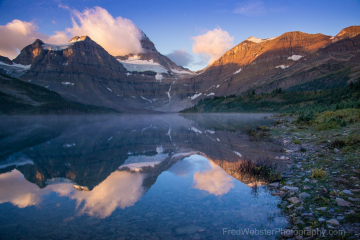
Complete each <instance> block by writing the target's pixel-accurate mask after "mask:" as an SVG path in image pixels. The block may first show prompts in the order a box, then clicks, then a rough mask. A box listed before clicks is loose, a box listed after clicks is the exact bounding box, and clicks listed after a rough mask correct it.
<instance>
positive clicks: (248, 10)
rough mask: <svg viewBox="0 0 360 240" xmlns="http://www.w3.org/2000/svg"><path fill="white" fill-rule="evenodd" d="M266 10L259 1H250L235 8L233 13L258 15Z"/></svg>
mask: <svg viewBox="0 0 360 240" xmlns="http://www.w3.org/2000/svg"><path fill="white" fill-rule="evenodd" d="M265 12H266V8H265V4H264V3H263V2H261V1H252V2H248V3H247V4H245V5H243V6H240V7H238V8H236V9H235V11H234V13H239V14H242V15H244V16H259V15H262V14H264V13H265Z"/></svg>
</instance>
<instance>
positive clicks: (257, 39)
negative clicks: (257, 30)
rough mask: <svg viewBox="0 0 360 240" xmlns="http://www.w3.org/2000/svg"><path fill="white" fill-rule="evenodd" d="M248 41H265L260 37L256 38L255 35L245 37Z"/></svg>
mask: <svg viewBox="0 0 360 240" xmlns="http://www.w3.org/2000/svg"><path fill="white" fill-rule="evenodd" d="M246 40H248V41H250V42H254V43H261V42H263V41H265V40H264V39H261V38H257V37H249V38H248V39H246Z"/></svg>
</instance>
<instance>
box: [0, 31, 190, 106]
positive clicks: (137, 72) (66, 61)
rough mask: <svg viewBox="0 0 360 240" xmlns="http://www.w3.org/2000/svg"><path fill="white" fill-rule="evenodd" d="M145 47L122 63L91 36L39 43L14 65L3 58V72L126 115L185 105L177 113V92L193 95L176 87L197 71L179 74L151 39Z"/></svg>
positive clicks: (70, 97) (25, 52)
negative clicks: (56, 42)
mask: <svg viewBox="0 0 360 240" xmlns="http://www.w3.org/2000/svg"><path fill="white" fill-rule="evenodd" d="M142 44H143V47H144V49H145V52H144V53H143V54H141V55H140V56H137V57H135V56H127V57H122V58H120V57H118V59H119V60H120V61H119V60H117V59H116V58H115V57H113V56H111V55H110V54H109V53H108V52H107V51H106V50H105V49H103V48H102V47H101V46H100V45H98V44H97V43H96V42H94V41H93V40H91V39H90V38H89V37H88V36H82V37H78V36H76V37H74V38H73V39H71V40H70V41H69V42H68V43H65V44H49V43H44V42H43V41H41V40H39V39H38V40H36V41H35V42H34V43H33V44H30V45H28V46H27V47H25V48H24V49H22V50H21V52H20V54H19V55H18V56H17V57H16V58H15V59H14V60H13V61H11V60H9V59H7V58H1V59H0V69H2V70H1V72H3V73H5V74H10V75H12V76H14V77H19V78H20V79H21V80H23V81H28V82H32V83H35V84H38V85H41V86H43V87H46V88H48V89H51V90H54V91H56V92H58V93H59V94H60V95H61V96H63V97H64V98H65V99H67V100H70V101H74V102H80V103H84V104H91V105H99V106H106V107H109V108H114V109H116V110H119V111H126V112H129V111H130V112H134V111H135V112H138V111H141V112H144V111H145V112H146V111H178V110H181V108H182V106H181V105H179V106H181V108H180V107H177V108H176V107H175V109H174V106H175V105H174V104H175V102H176V101H177V98H176V97H175V96H174V95H175V94H174V91H177V92H187V91H188V90H187V86H184V85H181V86H180V87H172V85H173V84H176V83H177V82H178V81H180V82H181V79H183V78H185V77H188V76H191V75H192V74H193V73H192V72H190V71H185V70H184V71H181V70H179V69H181V68H180V67H178V66H177V65H176V64H175V63H173V62H172V61H170V60H169V59H168V58H167V57H165V56H163V55H161V54H160V53H159V52H157V51H156V48H155V47H154V44H153V43H152V42H151V41H150V40H149V39H148V38H147V37H146V38H144V39H143V41H142ZM152 46H153V47H152ZM125 58H126V59H125ZM121 59H123V60H121ZM171 100H173V101H171ZM189 104H190V103H189Z"/></svg>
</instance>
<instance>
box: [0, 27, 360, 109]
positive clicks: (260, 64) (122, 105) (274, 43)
mask: <svg viewBox="0 0 360 240" xmlns="http://www.w3.org/2000/svg"><path fill="white" fill-rule="evenodd" d="M359 34H360V26H352V27H348V28H345V29H343V30H341V31H340V32H339V34H337V35H336V36H326V35H323V34H320V33H318V34H307V33H303V32H299V31H296V32H287V33H284V34H282V35H280V36H278V37H274V38H268V39H259V38H255V37H250V38H248V39H246V40H244V41H243V42H241V43H240V44H238V45H237V46H235V47H233V48H232V49H230V50H229V51H228V52H226V53H225V54H224V55H223V56H222V57H221V58H219V59H218V60H217V61H215V62H214V63H213V64H211V65H210V66H208V67H207V68H205V69H204V70H203V71H200V72H199V73H198V74H195V73H193V72H191V71H187V70H186V69H183V68H181V67H179V66H176V64H175V63H173V62H172V61H171V60H169V59H168V58H167V57H165V56H163V55H161V54H160V53H159V52H158V51H157V50H156V47H155V45H154V43H152V42H151V41H150V39H149V38H148V37H147V36H146V35H145V34H144V35H143V38H142V40H141V45H142V47H143V49H144V53H141V54H129V55H127V56H116V57H114V56H111V55H110V54H109V53H108V52H106V50H105V49H103V48H102V47H101V46H100V45H98V44H97V43H95V42H94V41H92V40H91V39H90V38H89V37H87V36H82V37H79V36H76V37H74V38H73V39H71V40H70V42H69V43H66V44H61V45H55V44H46V43H44V42H43V41H41V40H36V41H35V42H34V43H33V44H30V45H28V46H27V47H25V48H24V49H23V50H22V51H21V53H20V54H19V56H18V57H17V58H15V59H14V60H13V62H12V61H11V60H9V59H6V58H1V59H0V61H1V63H0V69H2V70H1V71H2V72H3V73H7V74H11V75H13V76H15V77H19V78H20V79H21V80H23V81H29V82H32V83H35V84H38V85H41V86H43V87H46V88H49V89H51V90H54V91H56V92H58V93H59V94H60V95H61V96H62V97H64V98H65V99H67V100H70V101H75V102H80V103H85V104H92V105H98V106H106V107H109V108H114V109H116V110H120V111H123V112H154V111H158V112H177V111H180V110H182V109H184V108H187V107H190V106H192V105H194V104H196V103H197V102H198V101H199V100H200V99H203V98H206V97H213V96H226V95H231V94H235V95H242V94H247V93H248V92H250V91H255V92H256V93H262V92H271V91H273V90H274V89H276V88H282V89H293V88H294V87H296V86H300V85H301V84H307V83H308V82H311V81H323V80H321V79H328V80H327V81H347V82H349V81H354V80H355V79H357V78H358V77H359V76H360V61H359V59H360V49H359V46H360V43H359V41H360V37H359ZM339 76H340V77H339ZM344 76H345V77H344ZM319 79H320V80H319Z"/></svg>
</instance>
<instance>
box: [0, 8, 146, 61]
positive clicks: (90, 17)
mask: <svg viewBox="0 0 360 240" xmlns="http://www.w3.org/2000/svg"><path fill="white" fill-rule="evenodd" d="M59 7H60V6H59ZM61 7H62V8H65V9H66V6H61ZM71 12H72V27H70V28H66V29H65V30H64V31H57V32H55V33H54V34H53V35H51V36H47V35H45V34H42V33H40V32H38V27H37V26H36V25H35V24H34V23H33V22H26V21H21V20H17V19H15V20H13V21H12V22H9V23H7V24H6V25H4V26H0V36H1V38H0V55H3V56H6V57H9V58H15V57H16V56H17V55H18V54H19V52H20V50H21V49H22V48H24V47H25V46H27V45H29V44H31V43H33V42H34V41H35V40H36V39H37V38H39V39H41V40H43V41H44V42H46V43H53V44H60V43H66V42H68V41H69V40H70V39H71V38H72V37H73V36H83V35H87V36H89V37H90V38H91V39H93V40H94V41H95V42H97V43H98V44H100V45H101V46H102V47H103V48H105V50H107V51H108V52H109V53H110V54H112V55H114V56H117V55H126V54H129V53H134V54H137V53H141V52H142V51H143V49H142V47H141V43H140V40H141V38H142V36H143V34H142V32H141V30H140V29H139V28H138V27H137V26H136V25H135V24H134V23H133V22H132V21H131V20H129V19H126V18H122V17H116V18H114V17H113V16H112V15H111V14H110V13H109V12H108V11H107V10H106V9H103V8H101V7H94V8H92V9H86V10H85V11H83V12H79V11H77V10H71Z"/></svg>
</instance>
